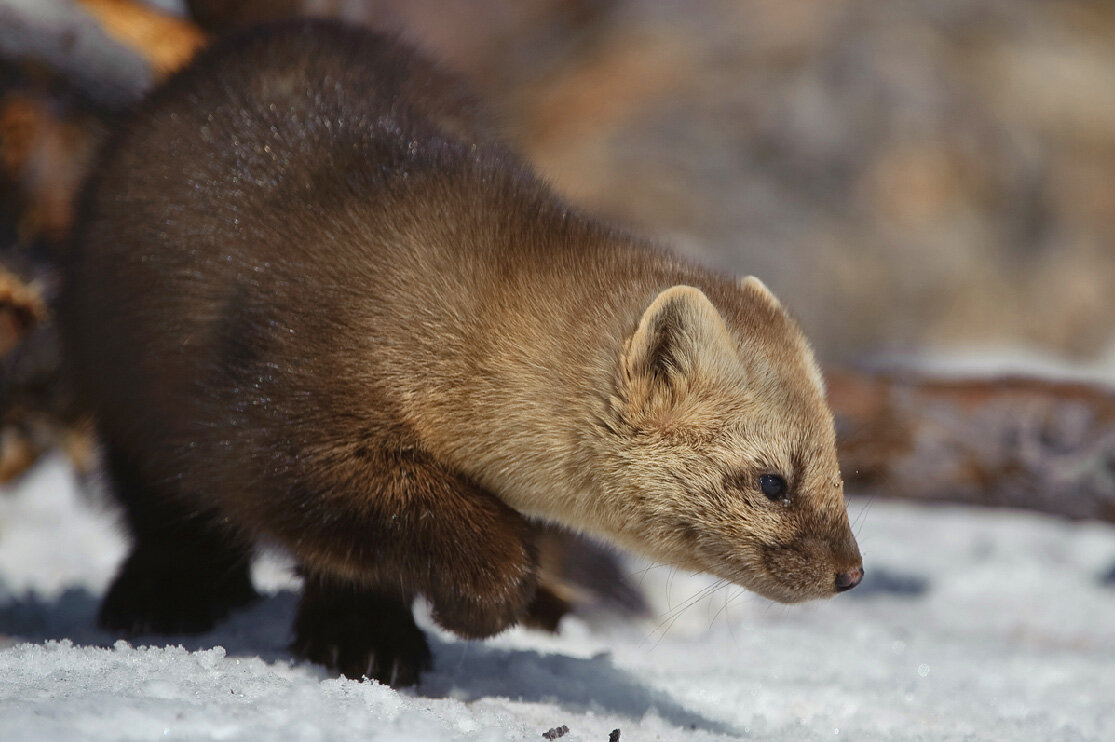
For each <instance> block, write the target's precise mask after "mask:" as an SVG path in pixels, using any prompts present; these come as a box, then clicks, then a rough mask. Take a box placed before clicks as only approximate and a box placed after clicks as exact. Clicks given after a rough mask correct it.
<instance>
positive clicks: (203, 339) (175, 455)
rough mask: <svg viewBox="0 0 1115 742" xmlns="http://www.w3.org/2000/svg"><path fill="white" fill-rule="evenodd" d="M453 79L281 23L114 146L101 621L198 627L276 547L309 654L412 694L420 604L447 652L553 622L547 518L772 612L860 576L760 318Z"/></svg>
mask: <svg viewBox="0 0 1115 742" xmlns="http://www.w3.org/2000/svg"><path fill="white" fill-rule="evenodd" d="M462 91H463V86H462V85H461V84H460V82H459V81H458V80H456V79H455V78H453V77H451V76H449V75H446V74H444V73H441V72H439V71H438V70H436V69H435V68H434V67H433V66H432V65H431V64H429V63H428V62H426V61H424V60H422V59H421V58H419V57H417V56H415V55H414V54H413V53H412V52H411V51H410V50H408V49H406V48H405V47H402V46H401V45H399V44H397V43H395V42H393V41H391V40H389V39H386V38H384V37H382V36H378V35H375V34H372V33H368V32H365V31H358V30H354V29H350V28H347V27H345V26H343V25H340V24H335V23H329V22H321V21H316V22H311V21H298V22H287V23H281V24H277V25H272V26H266V27H261V28H259V29H257V30H254V31H250V32H248V33H247V34H244V35H241V36H237V37H233V38H230V39H228V40H227V41H223V42H219V43H218V44H217V45H216V46H214V47H213V48H211V49H209V50H207V51H205V52H203V53H202V54H201V55H200V56H199V57H198V58H197V59H196V60H195V61H194V62H193V63H192V64H191V65H190V66H189V67H188V68H186V69H185V70H184V71H182V72H181V73H179V74H177V75H175V76H173V77H172V78H170V79H169V80H168V82H167V83H166V85H164V86H163V87H162V88H160V89H158V90H156V91H155V92H154V93H153V94H152V95H151V96H150V97H149V98H148V99H147V100H146V101H145V102H144V103H143V104H142V105H140V106H139V108H138V110H137V111H136V112H135V114H134V115H133V116H132V117H131V119H130V120H129V121H127V122H126V123H125V124H124V125H123V126H122V128H121V129H120V131H119V132H117V133H116V135H115V136H114V137H113V138H112V139H111V141H110V142H109V144H108V146H107V148H106V150H105V153H104V155H103V157H102V159H101V161H100V164H99V166H98V167H97V168H96V169H95V171H94V175H93V177H92V178H91V180H90V182H89V184H88V185H87V188H86V190H85V192H84V197H83V200H82V203H81V206H80V208H79V213H78V219H77V223H76V227H75V232H74V239H73V246H72V249H71V252H70V255H69V257H68V260H67V264H66V270H65V280H64V290H63V296H62V300H61V306H60V314H61V320H62V326H63V330H64V335H65V340H66V347H67V348H66V349H67V357H68V359H69V360H70V362H71V363H72V367H73V371H74V376H75V383H76V385H77V387H78V389H79V391H80V393H81V394H82V395H83V397H84V399H85V400H86V402H87V403H88V404H89V405H90V406H91V407H92V409H93V410H94V412H95V415H96V418H97V425H98V431H99V433H100V436H101V439H102V441H103V443H104V448H105V452H106V457H105V458H106V466H107V470H108V473H109V475H110V477H111V479H112V481H113V484H114V488H115V491H116V493H117V495H118V497H119V499H120V500H121V502H122V503H123V504H124V506H125V510H126V515H127V521H128V525H129V528H130V530H131V533H132V536H133V545H132V551H131V553H130V555H129V557H128V559H127V560H126V561H125V563H124V565H123V566H122V567H121V570H120V572H119V574H118V575H117V577H116V580H115V582H114V583H113V586H112V588H111V589H110V591H109V593H108V595H107V597H106V598H105V602H104V605H103V607H102V611H101V622H102V624H103V625H105V626H107V627H109V628H112V629H116V630H123V631H137V630H156V631H179V630H204V629H206V628H208V627H209V626H210V625H212V623H213V621H215V620H216V619H217V618H219V617H220V616H221V615H223V614H224V613H226V612H227V611H228V610H230V609H231V608H234V607H236V606H238V605H241V604H243V603H245V602H247V601H249V600H251V599H252V597H253V596H254V593H253V591H252V586H251V581H250V579H249V574H248V568H249V561H250V555H251V550H252V546H253V544H254V543H256V542H258V541H260V540H265V541H268V542H272V543H277V544H278V545H280V546H282V547H283V548H285V549H287V550H289V551H290V552H291V553H292V554H293V555H294V556H295V557H296V558H297V559H298V560H299V562H300V563H301V565H302V570H303V572H304V574H305V576H306V590H305V594H304V596H303V599H302V604H301V607H300V609H299V612H298V617H297V619H296V621H295V642H294V648H295V650H296V651H297V652H298V653H300V654H302V655H303V656H306V657H309V658H311V659H313V660H316V661H320V662H324V663H326V664H328V665H329V666H330V667H333V668H335V669H338V670H340V671H342V672H344V673H345V674H347V675H350V676H357V677H358V676H360V675H363V674H367V675H369V676H371V677H374V678H377V679H379V680H382V681H387V682H394V683H397V684H404V683H409V682H414V681H415V680H416V679H417V677H418V675H419V673H420V671H421V669H422V668H423V667H425V666H426V665H427V663H428V661H429V651H428V648H427V646H426V643H425V639H424V638H423V636H422V634H421V632H420V631H419V630H418V629H417V627H416V626H415V625H414V621H413V618H412V616H411V611H410V604H411V601H412V600H413V598H414V597H415V596H417V595H422V596H423V597H425V598H426V599H427V600H428V601H429V602H430V604H431V606H432V609H433V616H434V618H435V620H436V621H438V622H439V623H440V624H441V625H442V626H444V627H446V628H448V629H451V630H453V631H455V632H457V633H458V634H460V635H462V636H468V637H482V636H488V635H490V634H493V633H495V632H498V631H500V630H502V629H503V628H505V627H507V626H509V625H511V624H513V623H515V622H516V621H519V620H522V619H524V618H531V617H533V618H534V619H535V622H537V623H543V624H545V623H548V622H550V621H552V615H550V614H551V612H552V610H553V606H554V605H555V603H556V602H558V601H560V597H558V596H555V595H553V594H550V593H548V591H547V590H545V589H543V590H541V591H538V590H537V588H536V582H537V580H536V577H535V572H536V565H535V545H534V543H533V542H534V534H535V530H534V529H535V527H534V525H533V523H534V522H536V521H548V522H553V523H559V524H562V525H564V526H567V527H570V528H572V529H575V530H579V531H583V532H586V533H590V534H594V535H597V536H601V537H603V538H606V539H608V540H610V541H612V542H614V543H617V544H619V545H622V546H625V547H627V548H630V549H634V550H636V551H639V552H641V553H643V554H646V555H648V556H650V557H651V558H654V559H658V560H662V561H669V562H672V563H676V564H679V565H682V566H685V567H689V568H693V569H698V570H703V571H708V572H712V573H714V574H716V575H719V576H721V577H724V578H727V579H730V580H733V581H735V582H737V583H739V584H741V585H744V586H746V587H748V588H751V589H753V590H756V591H758V592H760V593H762V594H764V595H767V596H768V597H771V598H773V599H776V600H786V601H795V600H804V599H809V598H815V597H824V596H828V595H832V594H834V593H835V592H838V591H839V590H843V589H847V588H849V587H854V586H855V584H856V583H858V581H859V579H860V577H861V576H862V568H861V566H860V556H859V552H858V549H857V547H856V544H855V539H854V538H853V536H852V534H851V531H850V529H849V527H848V518H847V513H846V510H845V507H844V501H843V489H842V483H841V480H840V475H839V470H838V467H837V462H836V455H835V448H834V435H833V423H832V415H831V413H830V411H829V409H828V407H827V405H826V403H825V399H824V390H823V387H822V382H821V377H820V374H819V372H818V370H817V367H816V364H815V362H814V360H813V356H812V353H811V351H810V349H809V346H808V344H807V343H806V341H805V340H804V338H803V337H802V336H801V333H800V332H799V330H798V329H797V327H796V325H795V324H794V322H793V321H792V320H791V319H790V317H789V316H788V314H787V313H786V311H785V310H784V309H783V307H782V306H781V304H780V303H779V302H778V300H777V299H775V298H774V296H773V295H772V294H771V293H770V292H769V291H768V290H767V289H766V287H765V286H763V285H762V283H761V282H759V281H758V280H757V279H745V280H743V281H736V280H733V279H730V278H727V277H724V276H720V275H718V274H716V273H713V272H711V271H708V270H705V269H703V268H701V267H699V266H694V265H690V264H687V263H684V262H681V261H679V260H677V259H676V258H674V257H672V256H670V255H669V254H667V253H665V252H663V251H661V250H658V249H656V248H654V247H652V246H650V245H649V244H647V243H645V242H643V241H641V240H638V239H636V238H633V237H631V236H629V235H627V234H624V233H622V232H619V231H617V230H614V229H611V228H609V227H607V226H605V225H602V224H599V223H597V222H595V221H593V220H591V219H588V218H586V217H585V216H583V215H581V214H579V213H578V212H577V211H576V210H574V209H571V208H569V207H568V206H567V205H566V204H564V203H563V202H562V201H561V200H560V199H559V198H557V197H556V196H555V195H554V194H553V193H551V192H550V190H549V189H548V188H547V187H546V185H545V184H544V183H542V182H541V181H540V180H539V179H538V178H537V177H536V176H535V175H534V174H533V173H532V172H531V170H530V168H529V167H528V166H527V165H526V164H525V163H523V162H522V161H521V159H520V158H519V157H518V156H516V155H515V154H514V153H513V152H512V151H511V150H510V149H508V148H507V147H506V146H505V145H503V144H502V143H501V142H500V141H499V140H498V137H497V135H496V134H495V133H494V129H493V127H492V126H491V125H490V124H489V123H488V121H487V118H486V116H485V114H484V113H483V111H482V109H481V108H480V107H479V106H478V105H477V104H476V103H475V101H473V100H472V99H471V98H470V97H469V96H468V95H467V94H466V93H464V92H462Z"/></svg>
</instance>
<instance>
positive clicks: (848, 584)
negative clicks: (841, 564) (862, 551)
mask: <svg viewBox="0 0 1115 742" xmlns="http://www.w3.org/2000/svg"><path fill="white" fill-rule="evenodd" d="M861 580H863V567H856V568H855V569H853V570H852V571H851V572H844V573H838V574H837V575H836V592H838V593H842V592H844V591H845V590H851V589H852V588H853V587H855V586H856V585H858V584H859V583H860V581H861Z"/></svg>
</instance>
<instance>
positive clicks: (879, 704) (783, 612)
mask: <svg viewBox="0 0 1115 742" xmlns="http://www.w3.org/2000/svg"><path fill="white" fill-rule="evenodd" d="M852 515H853V518H854V519H855V520H856V521H857V525H856V529H857V532H858V535H859V538H860V543H861V546H862V548H863V552H864V557H865V561H866V569H867V578H866V580H865V582H864V584H863V585H862V586H861V587H860V588H858V589H856V590H854V591H852V592H851V593H849V594H847V595H843V596H840V597H839V598H837V599H835V600H832V601H828V602H824V603H811V604H806V605H800V606H780V605H774V604H771V603H768V602H766V601H764V600H762V599H759V598H757V597H755V596H752V595H749V594H744V593H741V592H739V591H737V590H734V589H732V590H720V591H716V592H713V593H712V594H705V593H704V592H702V590H703V589H704V588H706V587H707V586H709V585H710V584H711V581H709V580H707V579H704V578H700V577H693V576H689V575H683V574H681V573H677V572H675V571H673V570H669V569H664V568H657V569H653V570H648V571H645V572H641V573H640V576H639V579H641V580H642V581H643V583H644V586H645V588H646V589H647V591H648V593H649V594H650V596H651V599H652V601H653V602H654V605H655V607H656V610H657V613H658V615H657V616H656V618H654V619H652V620H647V621H644V622H637V623H635V622H630V621H628V622H619V621H616V620H614V619H612V620H608V619H607V618H606V617H603V618H602V617H596V618H593V619H580V618H574V619H567V620H566V622H565V624H564V625H563V633H562V635H560V636H556V637H554V636H548V635H543V634H539V633H535V632H529V631H521V630H516V631H513V632H510V633H508V634H506V635H503V636H501V637H499V638H497V639H495V640H491V641H488V642H477V643H466V642H460V641H454V640H452V639H451V638H450V637H447V636H445V635H441V634H438V635H437V637H436V639H435V642H434V653H435V661H436V664H437V668H436V670H435V671H434V672H432V673H430V674H428V675H427V676H426V678H425V680H424V682H423V684H422V685H421V686H419V687H418V688H417V689H416V690H413V691H408V692H405V693H397V692H395V691H393V690H391V689H390V688H387V687H383V686H380V685H376V684H374V683H356V682H351V681H347V680H340V679H337V678H332V677H328V676H327V675H326V674H325V673H324V672H323V671H321V670H320V669H319V668H317V667H314V666H312V665H306V664H296V663H292V662H291V661H290V659H289V656H288V654H287V652H286V649H285V644H286V642H287V641H288V636H287V630H288V624H289V621H290V618H291V613H292V610H293V607H294V602H295V594H294V592H293V591H292V589H291V588H292V586H293V583H292V582H291V580H290V578H289V576H288V575H287V574H286V573H285V571H284V567H283V565H282V564H281V563H280V562H278V561H276V560H267V561H265V562H264V563H262V564H261V565H260V566H259V569H258V575H259V582H260V583H261V584H262V585H263V586H265V587H267V588H269V597H268V598H267V599H266V600H265V601H263V602H262V604H260V605H258V606H257V607H255V608H253V609H251V610H250V611H248V612H245V613H242V614H239V615H237V616H235V617H233V618H232V619H230V620H229V621H228V622H227V623H226V624H224V625H223V626H221V627H220V628H219V629H218V630H217V631H215V632H213V633H212V634H210V635H207V636H204V637H201V638H186V639H181V640H179V639H175V640H173V644H171V645H169V646H166V645H160V646H155V647H132V646H129V645H127V644H125V643H122V642H121V643H115V644H114V642H113V639H112V637H110V636H107V635H105V634H103V633H101V632H98V631H96V630H95V629H93V628H92V626H93V616H94V614H95V611H96V607H97V601H98V596H99V595H100V593H101V591H102V590H103V588H104V586H105V584H106V582H107V580H108V578H109V576H110V574H111V571H112V569H113V566H114V564H115V562H116V561H117V560H118V559H119V558H120V556H121V555H122V549H123V547H122V544H121V542H120V540H119V538H118V537H117V536H116V535H115V533H114V530H113V527H112V520H111V518H110V517H108V516H106V515H105V514H104V512H103V511H101V510H100V509H98V508H97V507H96V506H95V505H94V504H92V503H91V502H90V501H89V499H88V498H84V497H81V496H77V495H75V494H74V487H73V483H72V482H71V478H70V475H69V472H68V470H67V469H66V468H65V466H63V465H62V464H60V463H59V462H50V463H48V464H47V465H46V466H43V467H40V469H39V470H38V471H37V472H36V473H35V474H34V476H33V477H32V478H31V479H30V480H29V481H28V482H27V483H25V484H24V485H23V486H22V487H20V488H19V489H18V490H17V491H15V492H0V739H2V740H4V742H17V741H21V740H35V741H36V742H38V741H47V740H76V739H81V740H110V739H111V740H132V739H135V740H153V739H195V740H257V739H258V740H263V739H268V740H287V739H289V740H329V741H333V740H349V739H351V740H458V739H459V740H541V739H542V736H541V735H542V733H543V732H545V731H547V730H548V729H550V728H553V727H558V726H561V725H566V726H568V727H569V733H568V734H567V735H565V737H563V738H562V739H563V740H592V741H594V742H605V740H607V739H608V736H609V733H610V732H611V731H612V730H613V729H617V728H618V729H620V730H622V736H621V739H622V740H623V742H636V741H639V740H714V739H734V738H741V737H742V738H752V739H761V740H820V739H828V740H832V739H886V740H914V739H925V740H946V739H964V740H970V739H1011V740H1042V741H1043V742H1044V741H1045V740H1053V739H1056V740H1110V739H1115V572H1113V565H1115V528H1112V527H1110V526H1106V525H1096V524H1069V523H1064V522H1060V521H1057V520H1053V519H1049V518H1044V517H1038V516H1031V515H1027V514H1019V513H999V512H987V511H973V510H963V509H934V510H925V509H919V508H915V507H910V506H903V505H894V504H888V503H882V502H874V503H870V502H868V501H866V500H862V499H859V500H854V501H853V503H852ZM631 568H632V569H633V570H636V569H641V568H640V567H639V566H638V565H635V564H632V567H631ZM179 641H181V645H179Z"/></svg>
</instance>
